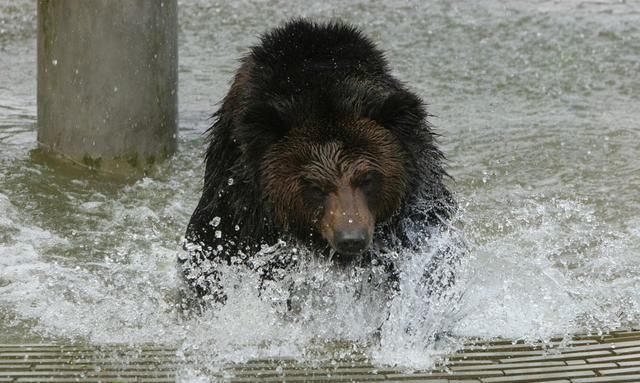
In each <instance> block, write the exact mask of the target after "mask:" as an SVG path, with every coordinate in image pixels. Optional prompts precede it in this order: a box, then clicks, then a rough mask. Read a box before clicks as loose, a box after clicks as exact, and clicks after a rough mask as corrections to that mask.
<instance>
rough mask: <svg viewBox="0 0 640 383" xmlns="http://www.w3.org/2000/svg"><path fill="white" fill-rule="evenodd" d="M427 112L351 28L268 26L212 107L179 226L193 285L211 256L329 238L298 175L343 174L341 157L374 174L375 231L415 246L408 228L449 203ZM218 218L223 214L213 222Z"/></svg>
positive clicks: (391, 242) (300, 23) (446, 211)
mask: <svg viewBox="0 0 640 383" xmlns="http://www.w3.org/2000/svg"><path fill="white" fill-rule="evenodd" d="M427 116H428V115H427V112H426V110H425V107H424V104H423V102H422V100H421V99H420V98H419V97H418V96H416V95H415V94H414V93H413V92H411V91H409V90H408V89H407V88H406V87H405V86H404V85H403V84H402V83H401V82H399V81H398V80H397V79H395V78H394V77H392V76H391V74H390V71H389V68H388V66H387V63H386V61H385V59H384V56H383V54H382V53H381V52H380V51H379V50H378V49H377V48H376V47H375V46H374V45H373V43H371V42H370V41H369V40H368V39H367V38H366V37H365V36H363V35H362V33H361V32H360V31H358V30H357V29H355V28H354V27H352V26H349V25H346V24H342V23H329V24H315V23H311V22H308V21H304V20H295V21H292V22H289V23H287V24H286V25H284V26H283V27H281V28H277V29H275V30H273V31H272V32H270V33H268V34H266V35H264V36H263V37H262V39H261V42H260V44H258V45H257V46H255V47H253V48H252V49H251V51H250V53H249V54H248V55H247V56H246V57H244V58H243V59H242V63H241V66H240V69H239V70H238V72H237V73H236V75H235V78H234V81H233V84H232V86H231V89H230V90H229V92H228V94H227V96H226V97H225V98H224V101H223V103H222V106H221V107H220V109H219V110H218V111H217V112H216V113H215V115H214V123H213V126H212V127H211V129H210V134H209V147H208V149H207V153H206V167H205V176H204V188H203V192H202V197H201V199H200V202H199V203H198V206H197V207H196V209H195V211H194V213H193V215H192V217H191V220H190V222H189V225H188V228H187V232H186V240H187V242H188V243H189V244H190V245H192V246H191V247H190V249H191V251H190V252H189V253H188V255H186V256H182V257H181V258H180V260H181V263H182V264H183V270H184V273H185V277H186V280H187V282H188V283H189V285H190V286H191V287H192V288H193V289H194V290H195V291H196V292H197V294H198V295H206V294H209V293H211V292H212V291H211V289H212V286H211V283H209V282H203V281H204V280H205V279H206V278H204V279H203V278H201V277H202V276H203V275H204V276H205V277H211V276H213V277H214V278H213V279H215V270H214V268H211V267H205V266H204V264H205V263H206V261H207V260H214V261H227V262H230V260H231V258H232V257H234V256H236V255H237V252H238V250H241V251H242V252H243V253H247V254H250V253H251V252H255V251H257V250H258V248H259V246H260V245H261V244H273V243H275V242H276V241H277V240H278V239H279V238H281V237H283V236H287V235H291V236H294V237H295V238H297V239H299V240H301V241H303V242H306V243H308V244H309V246H311V247H318V248H324V247H326V243H324V241H322V240H321V235H318V234H317V233H316V234H317V235H315V236H314V235H313V234H314V232H317V225H316V223H315V222H317V220H318V219H319V216H318V215H319V214H320V212H319V211H318V207H317V206H313V204H309V203H306V202H305V196H304V187H305V185H304V182H306V180H307V178H312V177H314V176H315V177H316V178H317V182H323V180H325V181H326V180H330V179H332V178H335V177H338V175H337V174H333V173H332V172H334V171H335V168H336V166H342V165H344V167H345V169H351V171H352V172H354V173H357V172H358V171H364V170H365V169H376V170H378V171H379V172H381V173H382V174H383V176H384V177H383V179H384V180H385V182H384V183H383V185H381V186H380V190H378V191H377V193H375V194H376V195H377V197H376V201H373V202H371V211H372V212H373V214H374V216H375V217H376V222H377V223H376V227H375V229H376V230H375V237H376V240H378V241H380V240H382V241H384V242H385V246H387V247H398V246H399V247H410V246H413V245H415V244H414V243H411V240H410V239H409V237H408V236H407V235H406V230H407V228H408V227H412V226H414V225H413V223H415V224H416V225H418V226H425V227H428V226H434V225H440V224H442V222H444V221H446V220H447V219H448V218H449V217H450V215H451V213H452V210H453V208H454V203H453V201H452V198H451V195H450V193H449V191H448V190H447V188H446V187H445V185H444V178H445V177H446V173H445V171H444V170H443V167H442V162H443V155H442V153H441V151H440V150H439V149H438V148H437V146H436V143H435V139H434V133H433V132H432V130H431V127H430V125H429V123H428V122H427V119H426V118H427ZM356 176H357V174H354V177H356ZM305 177H307V178H305ZM283 179H286V180H287V181H286V182H282V180H283ZM314 182H316V181H314ZM418 206H419V208H418ZM320 208H321V207H320ZM213 217H220V218H221V219H220V223H219V225H218V226H216V227H214V226H213V225H211V224H210V223H211V221H212V219H213ZM216 231H220V232H221V233H222V237H221V238H218V237H217V236H216V235H215V232H216ZM310 234H311V235H310ZM219 246H221V247H222V249H221V250H218V249H219ZM285 263H286V262H285ZM285 266H286V265H285Z"/></svg>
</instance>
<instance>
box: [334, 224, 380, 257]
mask: <svg viewBox="0 0 640 383" xmlns="http://www.w3.org/2000/svg"><path fill="white" fill-rule="evenodd" d="M334 238H335V249H336V251H337V252H339V253H342V254H349V255H352V254H353V255H357V254H360V253H362V252H363V251H365V250H366V249H367V247H369V244H370V243H371V238H370V237H369V233H368V232H367V229H366V228H364V227H359V228H346V229H343V230H340V231H336V232H335V234H334Z"/></svg>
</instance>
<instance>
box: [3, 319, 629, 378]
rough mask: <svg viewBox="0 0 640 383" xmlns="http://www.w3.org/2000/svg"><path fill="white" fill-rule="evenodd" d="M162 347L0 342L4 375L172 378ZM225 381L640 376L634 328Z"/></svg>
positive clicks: (283, 363) (261, 367) (251, 369)
mask: <svg viewBox="0 0 640 383" xmlns="http://www.w3.org/2000/svg"><path fill="white" fill-rule="evenodd" d="M185 363H187V362H185V360H184V358H178V357H177V354H176V350H175V349H173V348H171V347H162V346H140V347H139V348H132V347H124V346H115V345H114V346H77V345H73V346H72V345H61V344H0V383H3V382H7V383H9V382H11V383H14V382H16V383H17V382H24V383H28V382H149V383H151V382H158V383H161V382H174V381H176V379H177V377H176V375H177V371H179V369H180V366H181V365H184V364H185ZM211 378H212V379H213V380H220V381H230V382H347V381H348V382H352V381H359V382H364V381H387V382H388V381H402V382H418V381H422V382H427V383H436V382H437V383H446V382H477V383H480V382H482V383H498V382H565V383H592V382H593V383H596V382H636V383H637V382H640V331H639V330H624V331H616V332H611V333H609V334H606V335H590V336H576V337H574V338H573V339H572V340H571V341H569V342H566V341H565V342H561V340H560V339H556V340H552V342H550V343H544V344H542V343H540V344H523V343H518V342H516V343H513V342H511V341H509V340H494V341H482V340H479V341H475V342H474V341H472V342H469V343H468V344H467V345H466V346H465V348H464V349H462V350H461V351H459V352H457V353H454V354H451V355H449V356H447V357H446V358H445V360H444V361H443V363H442V364H440V365H439V366H437V367H436V368H435V369H433V370H431V371H422V372H415V373H403V372H402V371H399V370H398V369H394V368H387V367H380V366H373V365H372V364H371V363H370V362H369V361H367V359H366V358H364V357H362V356H358V355H350V356H348V357H346V358H344V359H343V360H334V361H332V363H326V364H322V363H320V364H314V365H313V366H312V365H308V364H304V363H299V362H296V361H293V360H287V359H277V360H254V361H250V362H248V363H245V364H237V365H229V366H227V368H226V369H225V370H224V371H222V372H219V373H214V374H213V376H211Z"/></svg>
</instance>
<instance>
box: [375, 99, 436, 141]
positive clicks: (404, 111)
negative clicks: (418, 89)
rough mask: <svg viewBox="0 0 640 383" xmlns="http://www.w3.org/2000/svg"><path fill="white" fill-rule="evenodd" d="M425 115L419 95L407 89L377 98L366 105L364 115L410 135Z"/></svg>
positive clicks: (398, 131)
mask: <svg viewBox="0 0 640 383" xmlns="http://www.w3.org/2000/svg"><path fill="white" fill-rule="evenodd" d="M426 116H427V112H426V110H425V107H424V104H423V102H422V100H421V99H420V97H418V96H416V95H415V94H413V93H411V92H408V91H399V92H395V93H391V94H389V95H387V96H384V97H380V98H377V99H375V100H373V101H372V102H370V103H369V105H367V107H366V108H365V110H364V116H363V117H367V118H370V119H372V120H374V121H376V122H377V123H379V124H380V125H382V126H384V127H385V128H387V129H389V130H392V131H395V132H397V133H399V134H401V135H408V136H411V134H410V133H411V131H413V130H415V129H418V128H419V127H420V126H421V125H422V124H423V123H424V120H425V118H426Z"/></svg>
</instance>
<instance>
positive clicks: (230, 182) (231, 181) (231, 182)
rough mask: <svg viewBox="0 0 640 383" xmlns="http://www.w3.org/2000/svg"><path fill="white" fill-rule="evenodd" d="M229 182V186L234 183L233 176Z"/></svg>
mask: <svg viewBox="0 0 640 383" xmlns="http://www.w3.org/2000/svg"><path fill="white" fill-rule="evenodd" d="M227 184H229V186H231V185H233V178H229V180H227Z"/></svg>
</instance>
